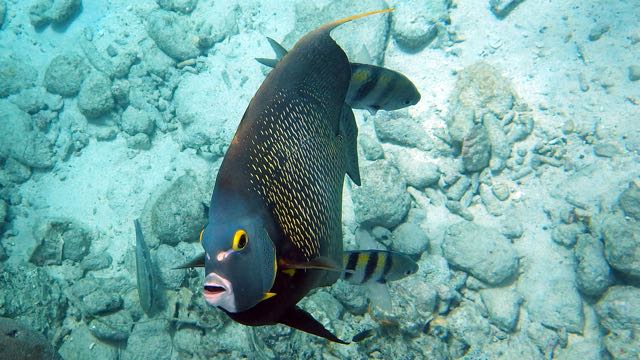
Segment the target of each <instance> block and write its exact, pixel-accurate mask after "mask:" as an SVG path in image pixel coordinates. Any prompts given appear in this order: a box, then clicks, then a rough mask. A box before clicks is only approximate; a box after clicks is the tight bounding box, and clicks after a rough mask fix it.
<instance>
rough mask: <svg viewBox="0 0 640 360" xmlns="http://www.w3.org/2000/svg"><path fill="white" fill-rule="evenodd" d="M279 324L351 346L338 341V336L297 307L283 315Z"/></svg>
mask: <svg viewBox="0 0 640 360" xmlns="http://www.w3.org/2000/svg"><path fill="white" fill-rule="evenodd" d="M278 322H279V323H280V324H283V325H287V326H289V327H292V328H294V329H298V330H300V331H304V332H306V333H308V334H311V335H316V336H320V337H322V338H325V339H327V340H329V341H333V342H336V343H339V344H344V345H348V344H349V343H348V342H345V341H342V340H340V339H338V337H337V336H335V335H333V334H332V333H331V332H330V331H329V330H327V329H325V328H324V326H322V324H321V323H320V322H318V320H316V319H314V318H313V316H311V314H309V313H308V312H306V311H304V310H302V309H301V308H299V307H297V306H294V307H292V308H290V309H289V310H288V311H286V312H285V313H284V314H282V316H281V317H280V319H279V320H278Z"/></svg>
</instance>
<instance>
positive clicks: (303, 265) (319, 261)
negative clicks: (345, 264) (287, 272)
mask: <svg viewBox="0 0 640 360" xmlns="http://www.w3.org/2000/svg"><path fill="white" fill-rule="evenodd" d="M280 266H282V268H283V269H317V270H327V271H337V272H342V268H341V267H340V266H338V264H337V263H336V262H335V261H333V260H331V259H329V258H327V257H324V256H319V257H317V258H315V259H311V260H309V261H305V262H295V261H289V260H280Z"/></svg>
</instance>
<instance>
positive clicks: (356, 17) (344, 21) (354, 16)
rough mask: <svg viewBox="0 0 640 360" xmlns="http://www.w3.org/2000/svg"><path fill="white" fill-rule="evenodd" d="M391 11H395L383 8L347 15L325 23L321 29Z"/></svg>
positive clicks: (329, 28) (330, 28)
mask: <svg viewBox="0 0 640 360" xmlns="http://www.w3.org/2000/svg"><path fill="white" fill-rule="evenodd" d="M391 11H393V8H389V9H382V10H374V11H369V12H366V13H362V14H357V15H352V16H349V17H346V18H344V19H340V20H336V21H333V22H330V23H328V24H326V25H323V26H322V27H321V28H320V29H322V30H325V31H331V30H333V29H334V28H335V27H336V26H339V25H342V24H344V23H346V22H349V21H351V20H355V19H360V18H363V17H366V16H369V15H375V14H381V13H387V12H391Z"/></svg>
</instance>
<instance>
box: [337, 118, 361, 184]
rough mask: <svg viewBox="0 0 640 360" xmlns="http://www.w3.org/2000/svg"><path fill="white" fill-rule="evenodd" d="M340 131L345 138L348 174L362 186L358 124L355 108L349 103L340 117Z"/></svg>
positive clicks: (355, 182)
mask: <svg viewBox="0 0 640 360" xmlns="http://www.w3.org/2000/svg"><path fill="white" fill-rule="evenodd" d="M340 133H342V135H343V136H344V140H345V155H346V160H347V175H349V178H351V181H353V182H354V184H356V185H358V186H360V184H361V180H360V167H359V166H358V125H356V118H355V117H354V116H353V110H351V108H350V107H349V106H347V105H344V106H343V107H342V116H341V119H340Z"/></svg>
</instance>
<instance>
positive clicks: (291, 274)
mask: <svg viewBox="0 0 640 360" xmlns="http://www.w3.org/2000/svg"><path fill="white" fill-rule="evenodd" d="M282 272H283V273H285V274H287V275H289V276H293V275H295V274H296V269H285V270H282Z"/></svg>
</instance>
